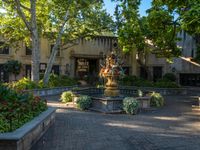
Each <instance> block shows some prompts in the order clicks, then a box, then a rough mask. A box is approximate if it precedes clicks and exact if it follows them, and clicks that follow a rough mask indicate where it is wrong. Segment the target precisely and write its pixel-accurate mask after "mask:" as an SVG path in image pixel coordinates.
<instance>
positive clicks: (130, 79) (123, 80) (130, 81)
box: [119, 76, 137, 86]
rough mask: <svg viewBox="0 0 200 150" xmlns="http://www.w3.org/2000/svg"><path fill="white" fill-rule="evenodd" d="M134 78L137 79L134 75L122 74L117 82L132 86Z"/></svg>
mask: <svg viewBox="0 0 200 150" xmlns="http://www.w3.org/2000/svg"><path fill="white" fill-rule="evenodd" d="M136 80H137V77H136V76H124V77H123V78H121V79H120V80H119V82H120V84H122V85H125V86H133V85H134V82H135V81H136Z"/></svg>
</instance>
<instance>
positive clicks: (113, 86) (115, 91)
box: [77, 51, 150, 113]
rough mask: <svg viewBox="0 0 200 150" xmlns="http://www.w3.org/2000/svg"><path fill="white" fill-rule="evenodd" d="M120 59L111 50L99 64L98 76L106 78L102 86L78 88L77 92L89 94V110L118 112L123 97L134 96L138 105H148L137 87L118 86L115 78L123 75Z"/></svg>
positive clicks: (120, 110) (147, 100)
mask: <svg viewBox="0 0 200 150" xmlns="http://www.w3.org/2000/svg"><path fill="white" fill-rule="evenodd" d="M122 64H123V63H122V61H121V60H120V59H119V57H118V55H117V52H116V51H113V52H111V53H110V54H109V55H107V57H105V61H104V63H103V64H101V70H100V73H99V76H100V77H102V78H104V79H105V80H106V83H105V86H104V88H95V87H92V88H86V89H82V90H79V92H78V93H77V94H80V95H89V96H90V97H91V98H92V106H91V108H90V110H95V111H99V112H103V113H120V112H122V111H123V109H122V107H123V99H124V98H125V97H135V98H136V99H138V100H139V101H140V107H141V108H142V107H143V108H147V107H149V105H150V103H149V98H148V97H143V96H142V95H140V96H139V97H138V91H137V89H133V88H128V87H120V88H119V85H118V82H117V79H118V78H120V77H122V76H123V75H124V71H123V69H122Z"/></svg>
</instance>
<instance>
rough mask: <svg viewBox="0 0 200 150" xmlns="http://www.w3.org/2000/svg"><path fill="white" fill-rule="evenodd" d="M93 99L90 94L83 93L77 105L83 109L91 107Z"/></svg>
mask: <svg viewBox="0 0 200 150" xmlns="http://www.w3.org/2000/svg"><path fill="white" fill-rule="evenodd" d="M91 104H92V99H91V97H89V96H86V95H82V96H80V97H79V98H78V99H77V107H78V108H79V109H81V110H85V109H88V108H90V106H91Z"/></svg>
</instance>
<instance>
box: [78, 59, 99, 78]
mask: <svg viewBox="0 0 200 150" xmlns="http://www.w3.org/2000/svg"><path fill="white" fill-rule="evenodd" d="M98 73H99V60H98V59H92V58H76V66H75V75H76V77H77V78H79V79H90V80H92V79H95V78H97V77H98Z"/></svg>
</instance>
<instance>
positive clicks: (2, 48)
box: [0, 42, 9, 54]
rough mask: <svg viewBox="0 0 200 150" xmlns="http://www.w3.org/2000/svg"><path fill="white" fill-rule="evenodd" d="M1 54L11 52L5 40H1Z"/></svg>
mask: <svg viewBox="0 0 200 150" xmlns="http://www.w3.org/2000/svg"><path fill="white" fill-rule="evenodd" d="M0 54H9V46H8V45H6V44H5V42H0Z"/></svg>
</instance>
